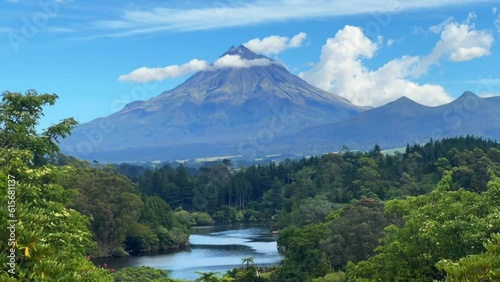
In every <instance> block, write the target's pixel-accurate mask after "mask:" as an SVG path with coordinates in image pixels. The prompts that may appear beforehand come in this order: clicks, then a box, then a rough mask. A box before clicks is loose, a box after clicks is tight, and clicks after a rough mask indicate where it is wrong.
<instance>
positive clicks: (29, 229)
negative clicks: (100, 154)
mask: <svg viewBox="0 0 500 282" xmlns="http://www.w3.org/2000/svg"><path fill="white" fill-rule="evenodd" d="M56 100H57V95H55V94H39V93H37V92H36V91H34V90H32V91H28V92H27V93H25V94H21V93H13V92H4V93H3V99H2V102H1V103H0V128H1V131H0V179H1V180H0V181H1V183H4V184H2V185H0V187H1V188H0V190H1V197H0V198H1V201H2V209H1V210H0V218H1V219H2V220H1V222H0V235H1V238H9V237H10V236H11V234H10V233H9V232H10V230H9V229H8V227H9V226H10V223H9V222H8V219H9V218H10V219H12V218H15V219H16V220H17V222H16V224H15V240H13V241H12V243H11V244H9V241H8V240H3V239H2V240H1V241H0V249H1V250H2V253H3V254H8V253H9V252H10V251H11V249H14V251H15V254H16V260H15V274H13V273H12V272H9V271H8V270H9V269H10V268H9V262H10V259H9V258H8V257H7V255H2V256H1V257H0V263H1V264H2V271H1V272H0V281H176V280H174V279H171V278H169V277H168V273H167V272H166V271H163V270H157V269H152V268H147V267H142V268H125V269H122V270H119V271H115V270H114V269H108V268H102V267H97V266H95V265H94V264H93V263H92V262H91V261H90V258H91V257H100V256H123V255H128V253H134V252H152V251H161V250H168V249H175V248H183V247H186V246H187V245H188V240H189V232H190V228H191V226H194V225H212V224H217V223H228V222H257V221H259V222H264V223H266V224H268V225H269V226H270V228H272V229H273V230H279V231H280V237H279V239H278V250H279V252H280V253H281V254H282V255H283V256H284V259H283V260H282V262H281V263H280V265H279V266H278V267H275V268H271V269H264V270H260V269H258V268H256V267H255V266H253V265H252V264H250V263H249V264H247V265H246V266H244V267H241V268H238V269H234V270H232V271H228V273H225V274H224V275H223V277H219V276H217V275H214V274H213V273H200V278H199V280H198V281H301V282H302V281H318V282H319V281H500V259H499V258H500V179H499V178H498V177H499V176H500V144H499V143H497V142H495V141H492V140H484V139H482V138H480V137H474V136H461V137H456V138H449V139H442V140H430V141H429V142H428V143H426V144H409V145H408V146H407V147H406V150H404V152H401V153H398V152H396V153H390V154H389V153H387V154H386V153H383V151H382V148H380V147H379V146H378V145H376V144H374V147H373V149H372V150H371V151H369V152H358V151H351V150H349V148H347V147H344V148H343V149H342V150H341V151H340V152H337V153H329V154H324V155H322V156H312V157H308V158H302V159H299V160H289V159H287V160H285V161H282V162H270V163H269V164H266V165H253V166H249V167H244V168H241V167H233V166H232V164H231V161H230V160H224V161H222V162H220V163H216V164H213V165H210V166H206V167H202V168H200V169H198V170H193V169H191V168H188V167H184V166H182V165H179V166H177V167H173V166H169V165H166V166H161V167H150V168H146V169H144V168H140V167H134V166H132V165H129V164H116V165H107V164H99V163H98V162H97V161H95V162H92V163H90V162H86V161H81V160H78V159H76V158H73V157H70V156H64V155H62V154H60V153H59V148H58V146H57V142H58V140H60V139H61V138H64V137H65V136H67V135H68V134H70V133H71V130H72V128H74V127H75V126H76V125H77V122H76V121H75V120H74V119H72V118H68V119H65V120H63V121H61V122H60V123H59V124H55V125H53V126H51V127H49V128H47V129H46V130H45V131H44V132H43V133H42V134H39V133H37V131H36V126H37V124H38V121H39V119H40V118H41V116H43V108H44V107H46V106H51V105H54V103H55V102H56ZM11 179H15V183H16V184H15V190H13V189H10V188H9V187H10V186H9V185H7V183H11V182H9V180H11ZM11 190H12V191H15V193H14V194H13V193H11V192H9V191H11ZM9 193H10V194H9ZM11 195H14V197H12V196H11ZM11 201H14V202H15V203H14V204H12V202H11ZM8 206H14V207H15V208H14V210H12V211H13V212H11V210H9V209H8V208H7V207H8ZM262 272H264V273H262Z"/></svg>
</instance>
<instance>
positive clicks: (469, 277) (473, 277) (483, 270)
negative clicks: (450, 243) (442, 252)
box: [436, 233, 500, 282]
mask: <svg viewBox="0 0 500 282" xmlns="http://www.w3.org/2000/svg"><path fill="white" fill-rule="evenodd" d="M484 248H485V249H486V252H485V253H482V254H479V255H471V256H467V257H464V258H461V259H460V260H459V261H458V262H453V261H450V260H441V261H440V262H439V263H437V265H436V267H437V268H438V269H439V270H442V271H445V272H446V281H449V282H461V281H500V260H499V258H500V233H496V234H493V235H492V239H491V240H488V241H486V242H485V243H484Z"/></svg>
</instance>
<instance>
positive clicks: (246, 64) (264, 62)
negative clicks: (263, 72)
mask: <svg viewBox="0 0 500 282" xmlns="http://www.w3.org/2000/svg"><path fill="white" fill-rule="evenodd" d="M270 64H271V61H270V60H269V59H267V58H260V59H254V60H246V59H242V58H241V57H240V56H239V55H225V56H224V57H221V58H219V59H217V60H216V61H215V62H214V63H213V68H215V69H221V68H251V67H263V66H268V65H270Z"/></svg>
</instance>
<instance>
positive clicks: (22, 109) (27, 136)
mask: <svg viewBox="0 0 500 282" xmlns="http://www.w3.org/2000/svg"><path fill="white" fill-rule="evenodd" d="M2 96H3V97H2V102H1V103H0V147H1V148H5V149H18V150H26V152H30V153H31V154H32V155H33V159H34V161H35V162H36V161H41V159H42V158H43V157H44V156H46V155H50V156H54V155H55V154H56V153H57V152H59V147H58V146H57V142H58V138H65V137H66V136H68V135H69V134H70V132H71V130H72V129H73V128H74V127H75V126H76V125H77V124H78V122H77V121H76V120H75V119H73V118H67V119H64V120H62V121H61V122H59V123H57V124H54V125H52V126H50V127H48V128H46V129H45V130H44V131H43V133H42V134H41V135H38V134H37V131H36V130H37V128H36V127H37V126H38V123H39V119H40V118H41V117H42V116H43V115H44V114H43V107H44V106H46V105H50V106H53V105H54V104H55V102H56V100H57V98H58V96H57V95H56V94H46V93H45V94H39V93H38V92H37V91H36V90H28V91H26V93H25V94H24V95H23V94H21V93H18V92H9V91H5V92H3V94H2Z"/></svg>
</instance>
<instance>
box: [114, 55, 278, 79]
mask: <svg viewBox="0 0 500 282" xmlns="http://www.w3.org/2000/svg"><path fill="white" fill-rule="evenodd" d="M270 64H272V62H271V60H269V59H267V58H260V59H255V60H246V59H243V58H241V57H240V56H239V55H225V56H223V57H221V58H219V59H217V60H216V61H215V62H214V63H213V64H212V65H210V64H209V63H208V62H206V61H204V60H198V59H193V60H191V61H189V62H188V63H185V64H183V65H170V66H167V67H164V68H148V67H141V68H138V69H136V70H134V71H132V72H131V73H129V74H124V75H120V76H119V77H118V80H119V81H127V82H135V83H145V82H150V81H153V80H156V81H161V80H165V79H168V78H175V77H180V76H184V75H187V74H190V73H193V72H197V71H204V70H215V69H221V68H250V67H259V66H260V67H262V66H267V65H270Z"/></svg>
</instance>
